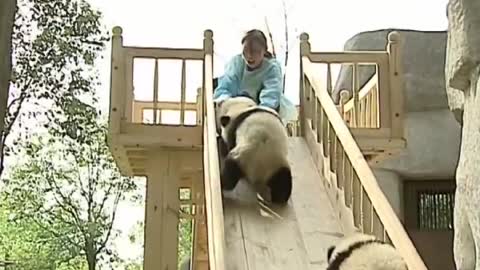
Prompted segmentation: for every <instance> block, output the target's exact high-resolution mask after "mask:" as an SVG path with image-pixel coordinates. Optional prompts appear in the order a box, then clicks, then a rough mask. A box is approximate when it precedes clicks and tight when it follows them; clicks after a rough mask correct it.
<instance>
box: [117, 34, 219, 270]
mask: <svg viewBox="0 0 480 270" xmlns="http://www.w3.org/2000/svg"><path fill="white" fill-rule="evenodd" d="M203 45H204V46H203V48H201V49H174V48H146V47H131V46H124V44H123V38H122V29H121V28H120V27H115V28H114V29H113V35H112V65H111V66H112V78H111V93H110V106H111V107H110V115H109V136H108V140H109V145H110V148H111V151H112V153H113V155H114V156H115V160H116V162H117V164H118V165H119V167H120V169H121V170H122V173H123V174H124V175H146V173H145V172H146V171H145V170H146V168H145V163H146V159H147V158H150V157H151V155H150V154H151V151H150V149H148V148H149V146H152V147H160V148H158V149H163V148H161V147H164V148H165V149H167V150H165V151H175V148H176V147H178V148H180V149H182V150H185V149H187V150H191V151H192V152H195V151H199V150H200V149H201V151H203V158H202V160H203V161H202V163H203V164H202V165H203V166H202V167H203V168H202V169H203V170H202V174H203V176H202V177H201V179H203V182H202V183H201V184H200V183H198V181H196V180H198V179H196V178H195V177H196V176H195V177H190V178H189V180H182V179H183V178H182V177H185V175H183V174H184V173H186V174H188V169H185V168H182V170H181V172H178V173H179V178H180V179H178V183H177V184H178V186H179V187H182V188H190V189H191V192H192V191H193V192H194V193H195V194H194V195H195V196H196V198H192V201H190V202H186V201H182V203H183V204H186V203H191V204H195V205H196V209H198V211H196V213H195V215H193V216H192V215H187V214H184V213H181V212H180V213H179V215H178V216H179V217H181V218H187V219H191V218H194V219H195V223H197V224H200V226H195V235H194V239H195V241H197V239H198V237H197V236H198V234H199V233H200V234H201V238H207V240H206V245H205V241H204V240H201V242H202V243H200V245H201V246H202V248H204V247H207V246H208V255H207V258H205V256H204V255H203V254H202V255H199V256H200V257H201V258H200V259H199V260H198V261H197V262H198V263H199V264H197V263H196V262H194V265H195V266H197V269H210V270H224V269H225V259H224V224H223V208H222V198H221V189H220V180H219V179H220V176H219V164H218V156H217V153H218V150H217V144H216V127H215V124H216V123H215V116H214V111H213V33H212V31H210V30H207V31H205V32H204V44H203ZM138 58H143V59H152V60H154V62H155V63H154V65H153V66H154V68H153V70H150V71H149V70H147V71H146V72H152V73H151V74H153V80H152V82H151V83H152V84H153V87H152V88H153V97H152V98H149V99H150V100H139V99H138V97H137V98H136V97H135V89H134V62H135V59H138ZM160 60H180V61H181V94H180V100H179V101H164V100H160V99H159V93H163V92H162V91H163V90H164V89H159V81H160V78H159V75H160V74H159V64H158V62H159V61H160ZM187 61H199V62H201V63H202V69H203V71H202V81H203V82H202V84H203V85H202V86H201V87H200V88H198V89H197V95H196V100H195V101H190V102H188V101H187V83H186V81H187V72H186V71H187V68H186V66H187ZM165 90H166V91H171V89H165ZM204 90H205V91H204ZM150 96H152V95H151V93H150ZM167 112H173V113H174V115H173V118H174V119H164V118H165V117H162V115H163V114H166V113H167ZM175 113H178V115H175ZM193 114H195V117H190V116H193ZM169 116H170V115H169ZM167 118H168V117H167ZM191 119H193V120H191ZM189 120H190V121H189ZM159 151H160V152H161V151H163V150H159ZM160 152H159V153H158V154H159V155H161V154H162V153H160ZM185 152H187V151H185ZM146 153H149V156H147V154H146ZM187 155H190V154H187ZM193 156H195V154H193ZM199 156H200V155H199ZM193 169H194V170H195V168H193ZM197 169H198V168H197ZM193 173H194V174H195V171H194V172H193ZM180 174H181V175H180ZM187 178H188V177H187ZM193 178H195V179H193ZM197 178H198V177H197ZM199 188H201V189H202V191H201V193H202V194H200V196H199V194H198V192H196V191H198V189H199ZM205 222H206V225H205ZM203 231H205V232H203ZM172 233H176V232H175V231H172ZM155 237H158V236H155ZM176 248H177V247H176V246H172V249H176ZM195 250H197V245H195V248H194V252H196V251H195ZM152 252H156V251H155V250H153V251H150V253H152ZM159 252H161V251H159ZM193 257H196V255H195V254H194V255H193ZM194 259H195V258H194ZM206 260H208V266H207V267H205V262H206Z"/></svg>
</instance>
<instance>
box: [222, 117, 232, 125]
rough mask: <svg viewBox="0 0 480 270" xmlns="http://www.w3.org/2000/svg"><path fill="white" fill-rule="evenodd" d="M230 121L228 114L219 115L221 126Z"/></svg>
mask: <svg viewBox="0 0 480 270" xmlns="http://www.w3.org/2000/svg"><path fill="white" fill-rule="evenodd" d="M228 123H230V116H222V117H220V124H221V125H222V127H226V126H227V125H228Z"/></svg>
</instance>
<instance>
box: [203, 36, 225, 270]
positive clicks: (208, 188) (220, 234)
mask: <svg viewBox="0 0 480 270" xmlns="http://www.w3.org/2000/svg"><path fill="white" fill-rule="evenodd" d="M212 37H213V33H212V31H210V30H207V31H205V39H204V48H205V59H204V77H203V78H204V87H203V89H204V91H203V93H204V97H205V99H204V101H205V103H204V108H205V112H206V114H205V121H204V143H203V147H204V148H203V155H204V158H203V162H204V173H205V175H204V181H205V207H206V215H207V229H208V251H209V252H208V256H209V266H210V268H209V269H210V270H225V269H226V268H225V255H224V254H225V232H224V221H223V206H222V195H221V194H222V192H221V187H220V170H219V168H220V166H219V163H218V148H217V136H216V122H215V110H214V107H213V56H212V55H213V39H212Z"/></svg>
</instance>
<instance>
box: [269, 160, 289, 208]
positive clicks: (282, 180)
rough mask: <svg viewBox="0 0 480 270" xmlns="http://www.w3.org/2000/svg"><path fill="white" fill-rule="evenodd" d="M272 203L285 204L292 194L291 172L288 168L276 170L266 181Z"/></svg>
mask: <svg viewBox="0 0 480 270" xmlns="http://www.w3.org/2000/svg"><path fill="white" fill-rule="evenodd" d="M268 186H269V187H270V193H271V200H272V203H276V204H286V203H287V202H288V200H289V199H290V195H291V194H292V173H291V171H290V169H289V168H287V167H283V168H280V169H279V170H277V171H276V172H275V173H274V174H273V176H272V177H271V178H270V180H269V181H268Z"/></svg>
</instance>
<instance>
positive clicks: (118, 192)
mask: <svg viewBox="0 0 480 270" xmlns="http://www.w3.org/2000/svg"><path fill="white" fill-rule="evenodd" d="M122 192H123V183H120V185H119V187H118V191H117V194H116V197H115V201H114V204H113V212H112V219H111V220H110V225H109V226H108V231H107V235H106V236H105V239H104V240H103V242H102V243H101V244H100V245H99V247H98V249H97V253H100V252H101V251H102V250H103V249H104V248H105V247H106V245H107V242H108V239H109V238H110V235H111V233H112V228H113V222H114V220H115V216H116V214H117V206H118V203H119V201H120V197H121V196H122Z"/></svg>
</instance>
